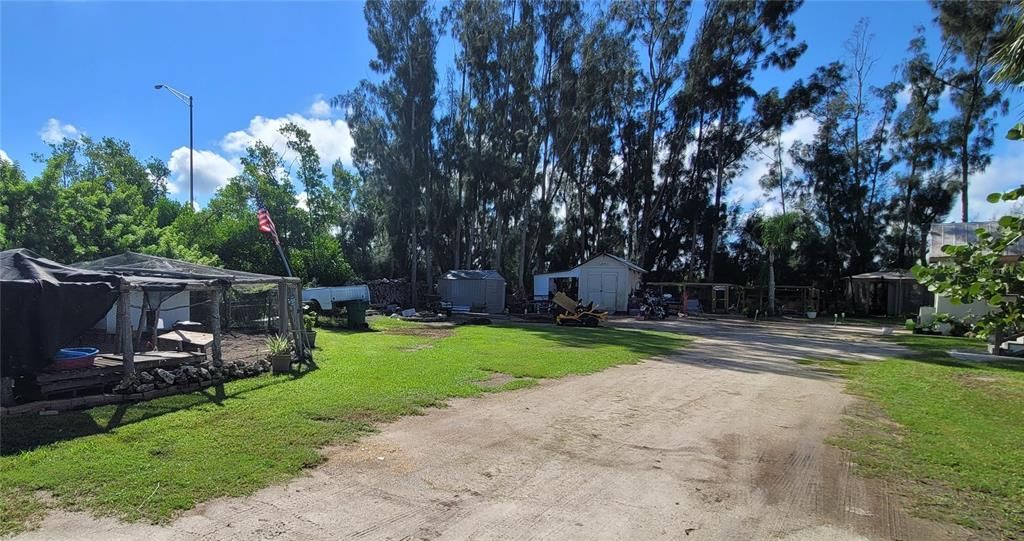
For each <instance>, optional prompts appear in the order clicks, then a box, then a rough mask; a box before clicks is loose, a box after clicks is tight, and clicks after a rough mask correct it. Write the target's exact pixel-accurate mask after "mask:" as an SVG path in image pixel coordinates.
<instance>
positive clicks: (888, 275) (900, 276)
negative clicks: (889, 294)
mask: <svg viewBox="0 0 1024 541" xmlns="http://www.w3.org/2000/svg"><path fill="white" fill-rule="evenodd" d="M848 278H850V279H851V280H914V281H916V278H914V273H912V272H910V271H908V270H900V269H894V270H884V271H876V272H865V273H864V274H855V275H853V276H849V277H848Z"/></svg>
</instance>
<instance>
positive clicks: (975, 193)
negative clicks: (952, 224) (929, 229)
mask: <svg viewBox="0 0 1024 541" xmlns="http://www.w3.org/2000/svg"><path fill="white" fill-rule="evenodd" d="M1021 171H1024V155H1022V154H1014V155H1002V156H995V157H993V158H992V163H990V164H989V166H988V167H987V168H986V169H985V171H983V172H981V173H979V174H975V175H973V176H972V177H971V179H970V183H969V185H968V187H967V188H968V189H967V196H968V197H967V215H968V218H970V219H971V221H974V222H986V221H989V220H996V219H998V218H999V217H1000V216H1003V215H1005V214H1008V213H1009V212H1010V211H1011V210H1014V204H1013V203H1012V202H1008V201H1002V202H999V203H996V204H992V203H989V202H988V201H986V199H985V198H987V197H988V194H990V193H995V192H1005V191H1006V190H1009V189H1011V188H1015V187H1017V186H1020V185H1021ZM961 208H962V205H961V203H960V194H957V195H956V201H955V202H954V203H953V210H952V211H950V213H949V217H948V221H960V212H961V211H960V209H961Z"/></svg>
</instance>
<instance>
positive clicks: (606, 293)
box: [595, 272, 619, 312]
mask: <svg viewBox="0 0 1024 541" xmlns="http://www.w3.org/2000/svg"><path fill="white" fill-rule="evenodd" d="M600 284H601V290H600V294H599V295H596V296H595V300H597V304H599V305H600V306H601V309H603V310H608V311H609V312H614V311H615V310H616V307H615V301H616V300H617V299H618V294H619V275H618V274H617V273H614V272H603V273H601V280H600Z"/></svg>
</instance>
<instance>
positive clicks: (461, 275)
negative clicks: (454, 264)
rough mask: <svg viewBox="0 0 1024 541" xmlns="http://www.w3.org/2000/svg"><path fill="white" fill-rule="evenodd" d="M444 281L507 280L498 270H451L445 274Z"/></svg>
mask: <svg viewBox="0 0 1024 541" xmlns="http://www.w3.org/2000/svg"><path fill="white" fill-rule="evenodd" d="M441 279H442V280H501V281H502V282H504V281H505V278H504V277H503V276H502V275H501V274H500V273H499V272H498V271H496V270H450V271H448V272H446V273H444V276H442V277H441Z"/></svg>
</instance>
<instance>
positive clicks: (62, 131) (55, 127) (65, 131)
mask: <svg viewBox="0 0 1024 541" xmlns="http://www.w3.org/2000/svg"><path fill="white" fill-rule="evenodd" d="M78 133H79V131H78V128H76V127H74V126H73V125H71V124H61V122H60V121H59V120H57V119H56V118H51V119H49V120H47V121H46V124H44V125H43V128H42V129H41V130H39V138H40V139H42V140H43V142H44V143H47V144H51V145H52V144H57V143H59V142H61V141H63V140H64V139H74V138H75V137H77V136H78Z"/></svg>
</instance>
